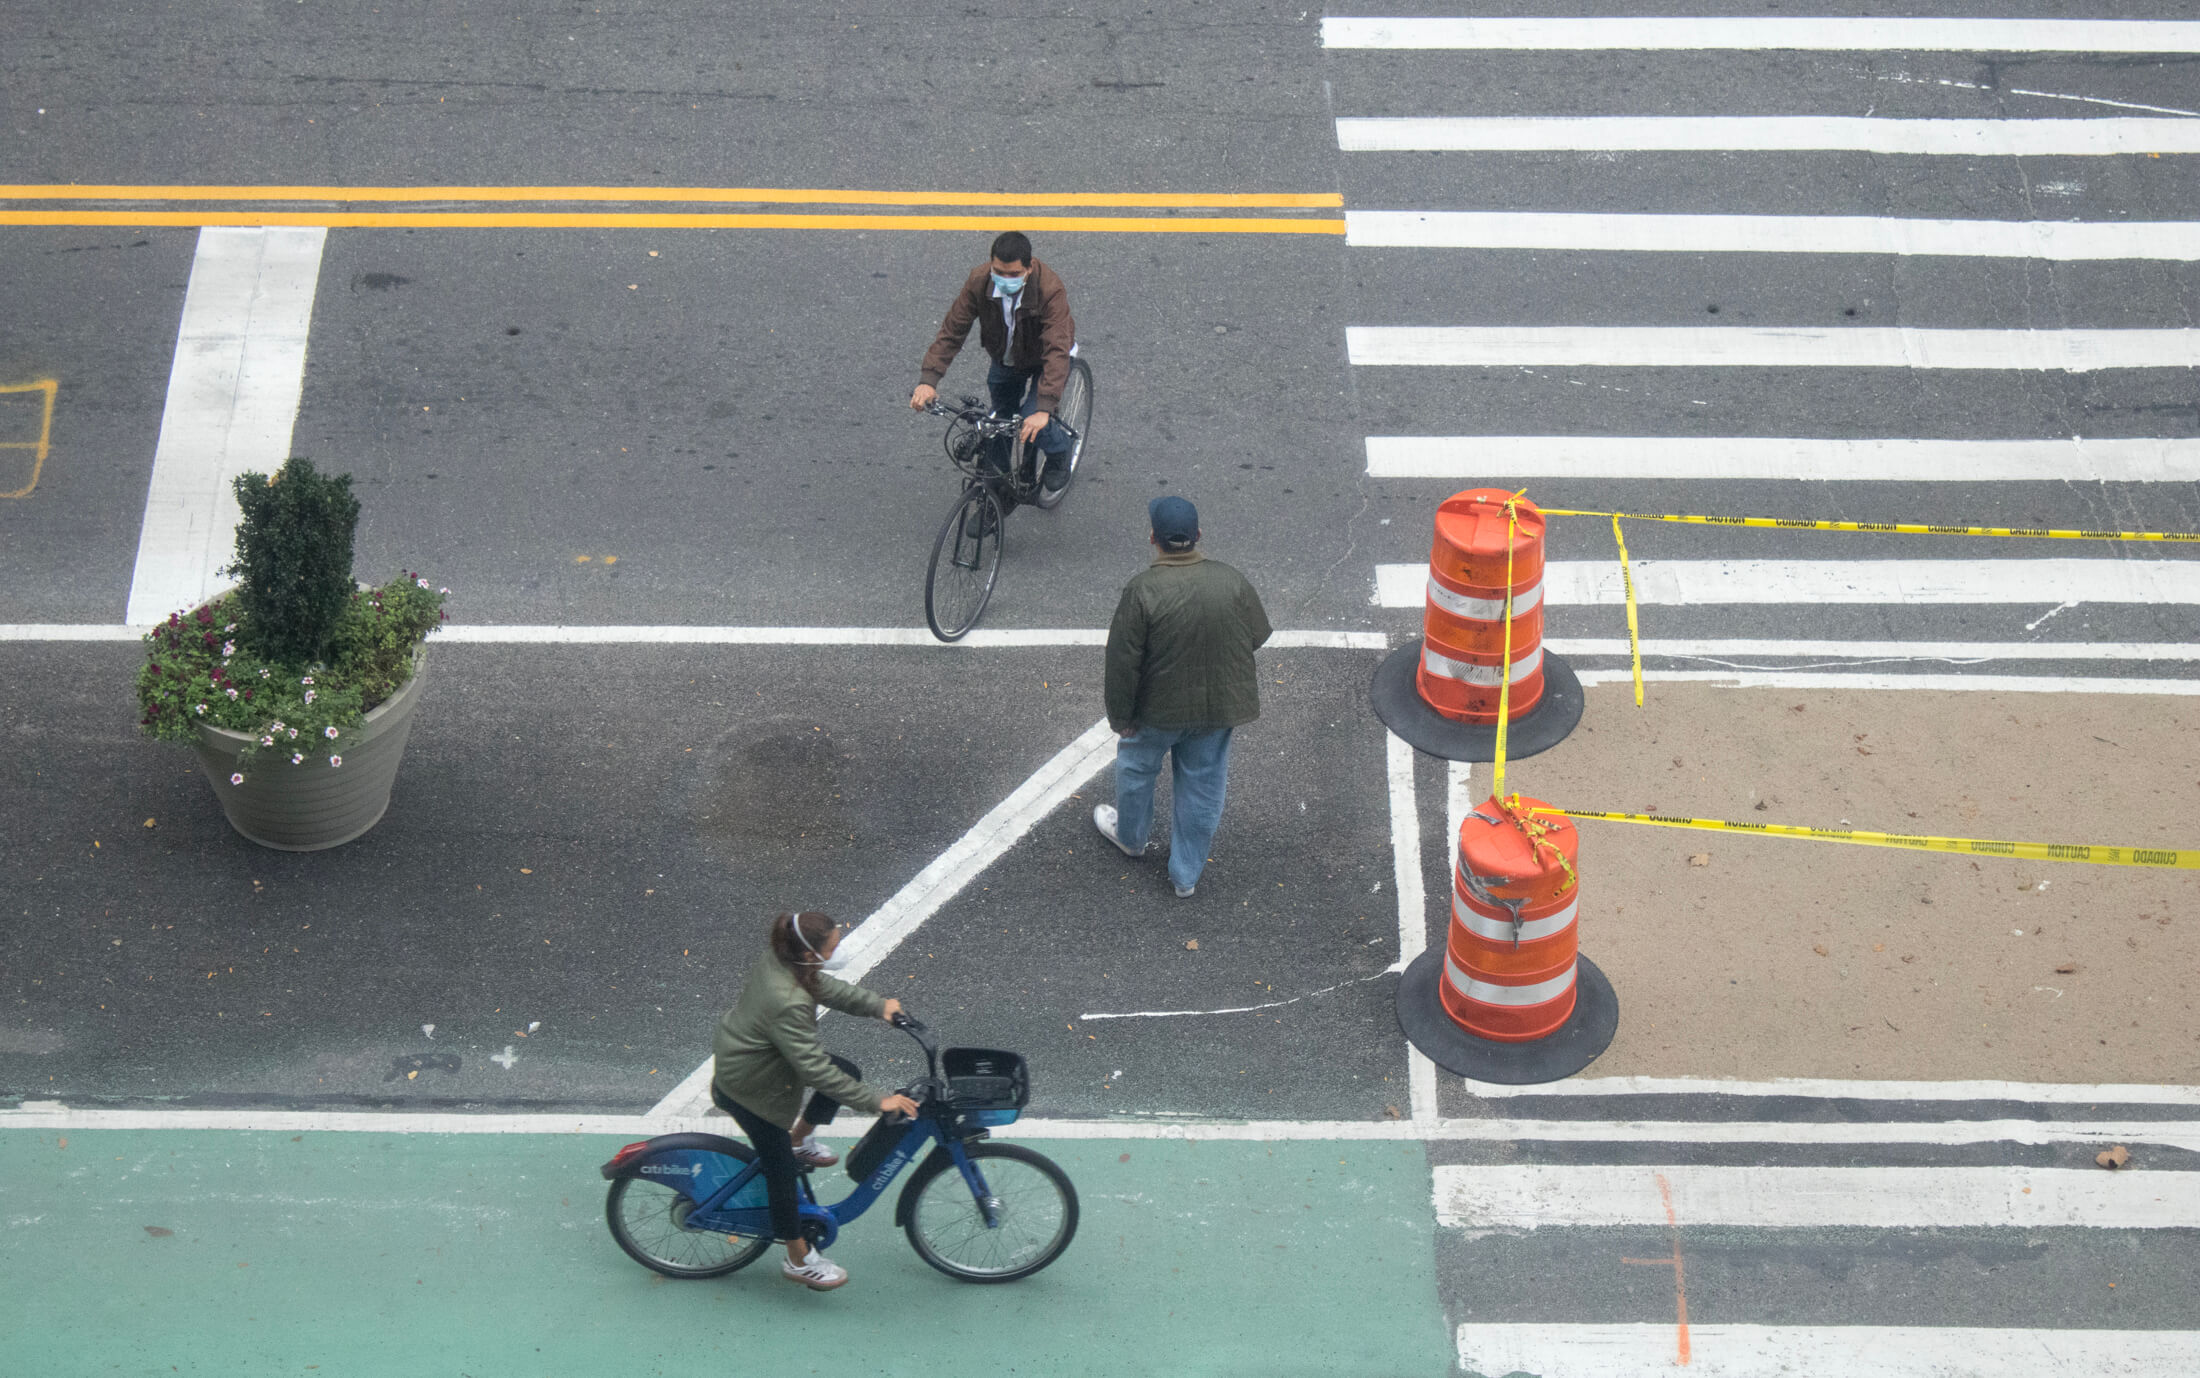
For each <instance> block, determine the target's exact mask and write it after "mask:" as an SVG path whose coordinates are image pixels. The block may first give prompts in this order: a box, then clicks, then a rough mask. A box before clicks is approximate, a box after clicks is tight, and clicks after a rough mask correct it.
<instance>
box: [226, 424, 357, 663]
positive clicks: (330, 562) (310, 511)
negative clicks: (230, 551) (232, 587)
mask: <svg viewBox="0 0 2200 1378" xmlns="http://www.w3.org/2000/svg"><path fill="white" fill-rule="evenodd" d="M236 489H237V507H238V509H239V510H240V511H241V512H242V513H243V520H242V521H240V522H239V523H238V524H237V559H236V563H234V564H232V565H230V566H229V568H228V569H227V570H225V571H224V573H228V574H234V575H236V576H237V592H236V595H235V601H236V603H237V605H238V611H239V612H240V613H241V614H242V616H241V617H239V618H238V619H237V620H238V622H239V624H240V626H241V627H242V628H248V629H249V630H246V631H245V633H244V635H245V640H244V642H243V643H242V644H244V645H247V646H250V647H251V648H252V650H253V651H254V652H255V653H256V654H258V655H261V656H264V657H266V658H267V659H268V660H270V661H273V662H277V663H280V664H284V665H310V664H312V663H313V662H315V661H319V660H324V659H326V658H327V656H328V653H329V643H330V641H331V640H332V639H333V638H334V637H335V635H336V629H337V624H338V622H339V621H341V620H342V618H343V616H344V610H345V608H346V607H348V606H349V605H350V603H351V601H352V595H353V594H354V593H355V592H356V591H357V586H356V585H354V584H353V582H352V577H351V539H352V532H353V530H354V529H355V528H356V527H357V526H358V525H359V499H357V498H355V497H353V496H352V495H351V475H349V474H322V473H319V472H317V471H316V470H315V469H314V467H313V461H312V460H310V459H305V458H301V457H293V458H291V459H289V460H287V461H285V462H284V464H283V467H282V468H281V469H278V470H277V471H276V472H275V473H274V474H273V475H272V476H271V475H267V474H243V475H240V476H239V477H238V478H237V480H236Z"/></svg>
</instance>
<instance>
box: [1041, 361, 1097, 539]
mask: <svg viewBox="0 0 2200 1378" xmlns="http://www.w3.org/2000/svg"><path fill="white" fill-rule="evenodd" d="M1054 419H1055V420H1056V421H1058V422H1060V423H1061V424H1062V425H1063V426H1066V427H1067V428H1068V429H1069V430H1070V432H1071V433H1072V434H1073V435H1074V436H1075V437H1076V438H1075V439H1074V440H1072V441H1071V442H1070V447H1069V457H1068V458H1067V459H1064V460H1063V461H1062V464H1063V466H1064V467H1065V468H1066V469H1067V470H1068V471H1069V472H1068V474H1067V475H1065V476H1064V477H1063V479H1062V486H1061V487H1059V488H1057V489H1055V490H1054V491H1053V492H1051V493H1050V492H1048V491H1047V486H1046V479H1045V470H1044V464H1043V462H1042V466H1041V473H1040V481H1039V491H1038V492H1037V493H1035V494H1033V495H1032V499H1031V502H1032V505H1033V506H1035V507H1039V508H1043V509H1045V510H1047V511H1050V512H1051V511H1053V510H1054V509H1055V508H1057V507H1060V506H1061V505H1062V499H1063V498H1065V497H1067V496H1068V495H1069V486H1070V485H1071V484H1072V483H1075V482H1076V481H1077V461H1079V460H1080V459H1082V458H1084V455H1085V438H1086V437H1087V436H1088V435H1089V434H1091V430H1092V367H1091V366H1090V365H1089V364H1087V363H1086V362H1085V361H1084V360H1083V359H1072V360H1070V361H1069V381H1067V382H1065V383H1064V384H1062V401H1061V403H1060V405H1059V406H1057V407H1056V408H1055V412H1054Z"/></svg>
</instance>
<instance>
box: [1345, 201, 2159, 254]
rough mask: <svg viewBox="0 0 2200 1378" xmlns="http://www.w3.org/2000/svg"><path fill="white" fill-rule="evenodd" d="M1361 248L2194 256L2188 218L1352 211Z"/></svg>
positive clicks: (1349, 234)
mask: <svg viewBox="0 0 2200 1378" xmlns="http://www.w3.org/2000/svg"><path fill="white" fill-rule="evenodd" d="M1344 223H1345V243H1346V244H1348V245H1351V246H1353V247H1354V248H1363V249H1385V248H1388V249H1563V250H1573V251H1582V250H1606V251H1622V252H1628V253H1692V254H1703V253H1722V254H1908V255H1928V256H1947V257H1956V256H1961V257H1967V258H2040V259H2053V260H2056V261H2060V262H2073V261H2077V260H2082V259H2117V258H2133V259H2139V258H2147V259H2168V260H2173V261H2191V260H2193V259H2200V224H2196V223H2193V222H2191V221H2153V222H2150V221H2128V222H2122V223H2108V222H2097V223H2090V224H2089V223H2085V222H2080V221H2065V220H1900V219H1895V218H1892V217H1889V216H1872V215H1608V214H1591V213H1585V212H1562V213H1555V214H1553V213H1536V212H1525V211H1355V210H1348V211H1346V212H1345V216H1344Z"/></svg>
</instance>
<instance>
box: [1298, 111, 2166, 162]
mask: <svg viewBox="0 0 2200 1378" xmlns="http://www.w3.org/2000/svg"><path fill="white" fill-rule="evenodd" d="M1337 147H1338V148H1339V149H1341V150H1343V151H1344V152H1347V153H1415V152H1464V153H1562V152H1580V153H1588V152H1623V153H1743V152H1780V153H1797V152H1857V153H1887V154H1928V155H1929V154H1938V155H1948V156H1959V157H2001V158H2019V157H2021V158H2047V157H2097V156H2107V155H2112V154H2148V153H2200V120H2190V119H2153V118H2146V117H2125V116H2110V117H2103V118H2099V119H2058V120H1893V119H1875V118H1871V117H1868V116H1866V117H1857V116H1842V115H1622V116H1566V115H1526V116H1520V115H1511V116H1507V115H1497V116H1487V117H1472V116H1464V117H1462V116H1401V117H1378V118H1366V117H1356V118H1355V117H1348V118H1343V119H1339V120H1338V121H1337Z"/></svg>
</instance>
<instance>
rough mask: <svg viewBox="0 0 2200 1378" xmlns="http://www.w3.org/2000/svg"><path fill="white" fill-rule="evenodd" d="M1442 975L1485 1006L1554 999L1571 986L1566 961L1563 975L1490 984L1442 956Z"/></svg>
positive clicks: (1571, 967)
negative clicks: (1519, 983)
mask: <svg viewBox="0 0 2200 1378" xmlns="http://www.w3.org/2000/svg"><path fill="white" fill-rule="evenodd" d="M1444 975H1445V976H1446V977H1447V978H1449V979H1450V981H1451V985H1452V989H1454V990H1456V991H1458V992H1459V993H1460V994H1461V995H1464V996H1466V997H1467V998H1468V999H1469V1000H1478V1001H1480V1002H1481V1003H1483V1004H1485V1005H1540V1004H1543V1003H1544V1002H1545V1001H1548V1000H1556V999H1557V998H1558V997H1559V996H1561V995H1564V994H1565V993H1566V992H1567V991H1569V990H1571V989H1572V988H1573V984H1574V964H1573V963H1572V962H1568V963H1567V964H1566V970H1565V973H1564V974H1563V975H1559V976H1553V977H1552V978H1551V979H1550V980H1548V981H1538V982H1536V983H1535V984H1534V985H1532V986H1493V985H1491V984H1490V983H1489V982H1487V981H1477V980H1475V979H1474V978H1473V977H1472V976H1469V975H1467V973H1465V972H1463V971H1461V970H1460V969H1459V964H1458V963H1457V962H1454V961H1452V960H1451V958H1449V957H1446V958H1445V959H1444Z"/></svg>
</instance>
